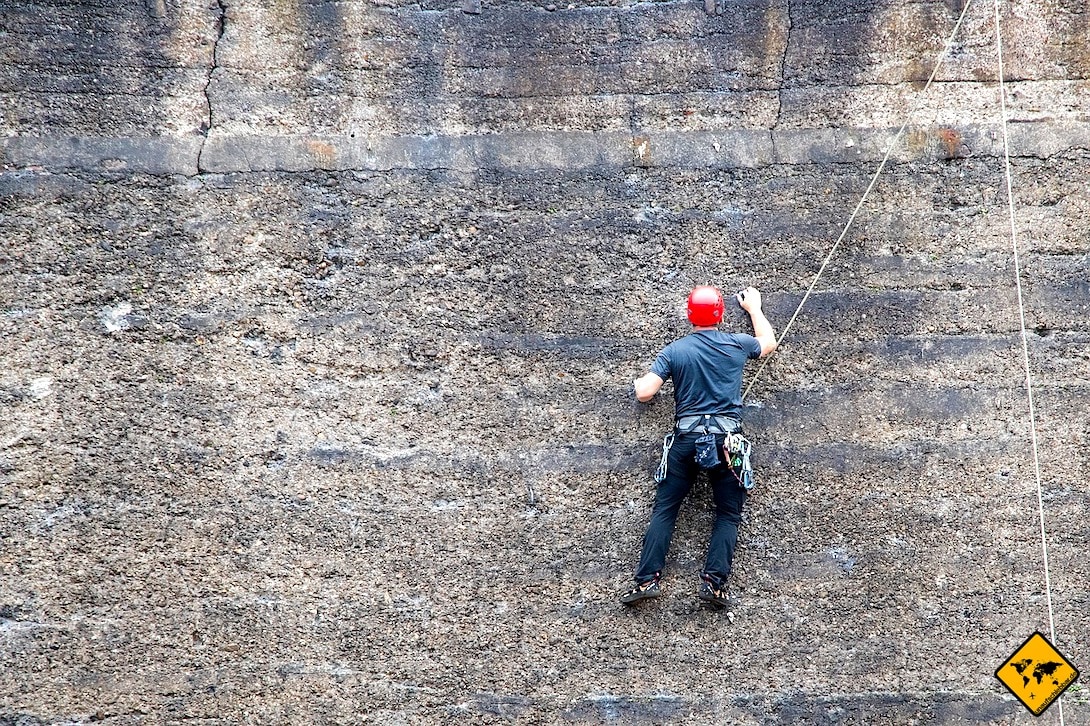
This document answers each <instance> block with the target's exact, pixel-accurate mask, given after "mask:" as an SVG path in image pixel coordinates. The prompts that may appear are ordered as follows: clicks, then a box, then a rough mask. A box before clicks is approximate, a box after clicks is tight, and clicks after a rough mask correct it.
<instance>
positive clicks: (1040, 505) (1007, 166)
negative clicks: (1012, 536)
mask: <svg viewBox="0 0 1090 726" xmlns="http://www.w3.org/2000/svg"><path fill="white" fill-rule="evenodd" d="M994 7H995V51H996V60H997V65H998V75H999V112H1000V122H1001V125H1002V127H1003V170H1004V176H1005V178H1006V182H1007V211H1008V213H1009V217H1010V225H1011V249H1012V250H1013V251H1014V286H1015V289H1016V291H1017V293H1018V316H1019V321H1020V323H1021V327H1022V367H1023V369H1024V370H1025V374H1026V398H1027V399H1028V403H1029V432H1030V443H1031V445H1032V448H1033V475H1034V479H1035V480H1036V482H1037V518H1038V520H1039V522H1040V524H1041V556H1042V559H1043V564H1044V570H1045V601H1046V603H1047V605H1048V628H1049V634H1050V635H1051V640H1052V642H1053V643H1055V642H1056V618H1055V615H1054V614H1053V610H1052V579H1051V577H1050V576H1049V566H1048V532H1047V530H1046V529H1045V505H1044V495H1043V492H1042V487H1041V457H1040V453H1039V452H1038V449H1037V415H1036V411H1035V409H1034V405H1033V377H1032V373H1031V369H1030V362H1029V340H1028V338H1029V334H1028V332H1027V331H1026V305H1025V301H1024V299H1023V297H1022V265H1021V260H1020V259H1019V256H1018V230H1017V225H1016V222H1015V214H1014V191H1013V184H1012V181H1011V153H1010V138H1009V136H1008V134H1007V123H1008V122H1007V90H1006V79H1005V77H1004V76H1005V72H1004V69H1003V33H1002V30H1001V24H1000V21H999V0H994ZM1057 703H1058V705H1059V709H1060V726H1063V724H1064V704H1063V699H1062V698H1058V699H1057Z"/></svg>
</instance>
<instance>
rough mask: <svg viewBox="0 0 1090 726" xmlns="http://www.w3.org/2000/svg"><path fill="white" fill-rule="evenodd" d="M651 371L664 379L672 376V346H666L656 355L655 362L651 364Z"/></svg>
mask: <svg viewBox="0 0 1090 726" xmlns="http://www.w3.org/2000/svg"><path fill="white" fill-rule="evenodd" d="M651 372H652V373H654V374H655V375H656V376H658V377H659V378H661V379H662V380H664V381H665V380H666V379H667V378H669V377H670V346H666V347H665V348H663V349H662V352H661V353H659V354H658V355H657V356H655V362H654V363H652V364H651Z"/></svg>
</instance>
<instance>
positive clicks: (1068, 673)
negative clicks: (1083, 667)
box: [995, 632, 1079, 716]
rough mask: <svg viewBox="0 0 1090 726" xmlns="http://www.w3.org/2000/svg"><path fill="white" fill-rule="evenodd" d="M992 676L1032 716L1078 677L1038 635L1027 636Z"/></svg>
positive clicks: (1040, 712)
mask: <svg viewBox="0 0 1090 726" xmlns="http://www.w3.org/2000/svg"><path fill="white" fill-rule="evenodd" d="M995 677H996V678H998V679H999V680H1000V681H1002V682H1003V685H1004V686H1006V687H1007V689H1008V690H1009V691H1010V692H1011V693H1013V694H1014V697H1015V698H1017V699H1018V700H1019V701H1021V702H1022V705H1023V706H1025V707H1026V708H1028V709H1029V711H1030V713H1032V714H1033V715H1034V716H1040V715H1041V714H1042V713H1044V712H1045V709H1046V708H1048V707H1049V705H1051V704H1052V702H1053V701H1055V700H1056V697H1057V696H1059V695H1060V694H1061V693H1063V692H1064V690H1066V689H1067V687H1068V686H1070V685H1071V684H1072V683H1074V682H1075V679H1076V678H1078V677H1079V671H1078V669H1077V668H1075V666H1073V665H1071V663H1070V662H1069V661H1068V660H1067V658H1064V657H1063V656H1062V655H1060V651H1058V650H1056V648H1055V646H1053V645H1052V643H1050V642H1048V639H1046V638H1045V636H1043V635H1041V633H1040V632H1037V633H1034V634H1033V635H1031V636H1029V638H1028V639H1027V640H1026V642H1025V643H1022V645H1021V647H1019V648H1018V650H1016V651H1014V655H1012V656H1011V657H1010V658H1007V662H1006V663H1004V664H1003V665H1001V666H999V668H998V669H997V670H996V671H995Z"/></svg>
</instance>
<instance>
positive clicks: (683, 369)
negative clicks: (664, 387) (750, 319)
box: [651, 330, 761, 418]
mask: <svg viewBox="0 0 1090 726" xmlns="http://www.w3.org/2000/svg"><path fill="white" fill-rule="evenodd" d="M760 357H761V344H760V343H759V342H758V341H757V339H756V338H754V337H753V336H752V335H748V334H746V333H724V332H722V331H719V330H697V331H695V332H693V333H690V334H689V335H686V336H685V337H684V338H680V339H678V340H675V341H674V342H673V343H670V345H668V346H666V347H665V348H663V349H662V352H661V353H659V354H658V355H657V356H656V357H655V362H654V363H652V364H651V372H652V373H654V374H655V375H657V376H658V377H659V378H661V379H662V380H664V381H665V380H666V379H668V378H670V377H671V376H672V377H673V379H674V415H675V416H677V417H678V418H680V417H682V416H692V415H694V414H698V413H700V414H703V413H718V414H731V415H733V416H734V417H735V418H741V413H742V368H743V367H744V366H745V364H746V360H748V359H749V358H760Z"/></svg>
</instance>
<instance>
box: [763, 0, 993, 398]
mask: <svg viewBox="0 0 1090 726" xmlns="http://www.w3.org/2000/svg"><path fill="white" fill-rule="evenodd" d="M971 4H972V0H966V2H965V6H964V7H963V8H962V9H961V15H960V16H959V17H958V21H957V22H956V23H954V29H953V31H951V33H950V37H949V38H947V40H946V45H945V46H944V47H943V49H942V52H941V53H939V56H938V58H937V59H936V61H935V67H934V68H933V69H932V70H931V76H930V77H929V78H928V79H927V83H925V84H924V87H923V89H922V90H921V91H920V92H919V93H918V94H917V95H916V99H919V98H921V97H922V96H923V95H924V94H925V93H927V89H929V88H930V87H931V84H932V83H933V82H934V80H935V76H936V75H937V74H938V72H939V68H940V67H941V66H942V62H943V60H945V58H946V56H947V55H949V53H950V49H951V48H952V47H953V45H954V38H956V37H957V34H958V30H959V29H960V28H961V22H962V21H963V20H964V19H965V14H966V13H967V12H968V11H969V5H971ZM914 110H915V108H914V107H913V104H909V110H908V112H907V113H906V114H905V121H904V123H902V124H901V128H899V129H897V133H896V134H895V135H894V137H893V140H892V141H890V142H889V145H888V146H887V147H886V154H885V156H883V157H882V163H881V164H879V165H878V169H876V170H875V172H874V176H872V177H871V180H870V184H868V185H867V189H866V191H864V192H863V196H862V197H861V198H860V199H859V203H858V204H856V205H855V209H853V210H852V213H851V216H850V217H848V222H847V223H846V224H845V225H844V229H842V230H841V231H840V236H839V237H837V238H836V242H834V243H833V246H832V248H831V249H830V250H829V254H827V255H825V261H824V262H822V263H821V267H820V268H819V269H818V271H817V274H816V275H814V280H813V282H811V283H810V287H809V288H807V290H806V294H805V295H803V296H802V300H801V301H800V302H799V306H798V307H797V308H795V312H794V314H793V315H792V316H791V319H790V320H788V321H787V325H785V326H784V328H783V332H781V333H780V337H779V338H777V339H776V345H777V346H779V344H780V343H782V342H783V339H784V338H786V337H787V331H789V330H791V326H792V325H794V323H795V318H797V317H798V316H799V313H800V312H802V308H803V306H804V305H806V301H807V300H808V299H810V293H812V292H813V291H814V287H816V286H817V284H818V280H820V279H821V276H822V274H824V273H825V268H826V267H828V266H829V261H830V260H832V259H833V255H835V254H836V250H837V248H838V247H840V243H841V242H843V241H844V237H846V236H847V234H848V230H849V229H851V226H852V223H853V222H855V217H856V215H857V214H859V210H860V209H862V208H863V204H864V203H865V202H866V201H867V197H868V196H869V195H870V193H871V190H872V189H874V185H875V183H876V182H877V181H878V177H879V176H880V175H881V174H882V170H884V169H885V168H886V164H887V163H888V162H889V157H890V155H891V154H892V153H893V149H894V147H896V146H897V142H899V141H900V140H901V137H902V136H904V133H905V129H906V128H908V122H909V120H910V119H911V118H912V112H913V111H914ZM769 360H771V356H767V357H765V358H764V359H762V360H761V364H760V366H758V368H757V371H756V372H755V373H754V374H753V378H751V379H750V381H749V385H748V386H746V390H745V392H744V393H743V394H742V400H745V398H746V397H747V396H748V395H749V391H750V389H752V388H753V384H754V383H756V382H757V379H758V378H760V376H761V372H762V371H763V370H764V369H765V366H766V365H768V361H769Z"/></svg>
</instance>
